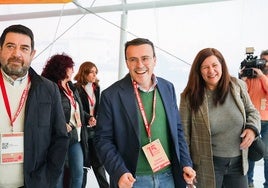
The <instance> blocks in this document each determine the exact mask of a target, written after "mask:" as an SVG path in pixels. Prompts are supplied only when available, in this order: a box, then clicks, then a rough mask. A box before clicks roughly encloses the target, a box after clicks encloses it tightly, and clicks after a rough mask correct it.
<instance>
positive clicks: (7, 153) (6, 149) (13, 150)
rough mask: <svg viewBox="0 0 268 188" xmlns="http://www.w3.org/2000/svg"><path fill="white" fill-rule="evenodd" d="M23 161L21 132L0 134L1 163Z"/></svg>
mask: <svg viewBox="0 0 268 188" xmlns="http://www.w3.org/2000/svg"><path fill="white" fill-rule="evenodd" d="M11 163H23V132H14V133H2V134H1V164H11Z"/></svg>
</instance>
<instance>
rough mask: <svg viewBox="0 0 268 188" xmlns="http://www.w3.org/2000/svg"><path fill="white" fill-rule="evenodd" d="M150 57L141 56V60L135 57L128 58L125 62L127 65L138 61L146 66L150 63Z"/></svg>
mask: <svg viewBox="0 0 268 188" xmlns="http://www.w3.org/2000/svg"><path fill="white" fill-rule="evenodd" d="M151 59H152V57H150V56H142V57H141V58H137V57H130V58H128V59H127V61H128V62H129V63H132V64H134V63H138V62H139V61H141V62H142V63H143V64H148V63H149V62H150V61H151Z"/></svg>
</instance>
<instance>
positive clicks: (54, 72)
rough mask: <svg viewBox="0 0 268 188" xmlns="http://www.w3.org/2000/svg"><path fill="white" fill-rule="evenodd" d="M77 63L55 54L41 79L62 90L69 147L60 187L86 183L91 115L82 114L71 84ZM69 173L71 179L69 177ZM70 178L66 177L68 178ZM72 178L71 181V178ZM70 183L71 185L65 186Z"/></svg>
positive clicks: (72, 186) (78, 187)
mask: <svg viewBox="0 0 268 188" xmlns="http://www.w3.org/2000/svg"><path fill="white" fill-rule="evenodd" d="M73 67H74V62H73V60H72V58H71V57H70V56H68V55H67V54H64V53H63V54H56V55H53V56H52V57H50V59H49V60H48V61H47V63H46V64H45V67H44V69H43V72H42V74H41V75H42V76H44V77H46V78H48V79H49V80H51V81H53V82H55V83H56V84H57V85H58V87H59V90H60V94H61V104H62V107H63V110H64V114H65V125H66V128H67V131H68V134H69V138H70V145H69V150H68V155H67V160H66V164H65V166H66V167H67V168H65V178H64V175H63V174H62V177H61V179H60V180H59V182H58V185H57V187H59V188H62V187H63V185H64V187H71V188H80V187H82V182H83V166H84V163H87V161H88V143H87V139H88V136H87V131H86V124H87V123H88V122H87V121H86V120H88V119H89V114H86V113H85V112H84V110H83V106H82V103H81V100H80V97H79V94H78V92H77V90H76V88H75V87H74V85H73V84H72V82H71V78H72V74H73ZM68 172H70V175H68ZM66 176H67V177H66ZM69 176H70V177H69ZM63 179H64V180H70V183H68V184H69V185H66V183H65V184H63Z"/></svg>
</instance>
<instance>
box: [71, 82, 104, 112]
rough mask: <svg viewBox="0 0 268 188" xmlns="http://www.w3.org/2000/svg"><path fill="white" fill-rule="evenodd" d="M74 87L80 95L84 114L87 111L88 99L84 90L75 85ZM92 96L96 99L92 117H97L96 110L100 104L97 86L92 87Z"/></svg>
mask: <svg viewBox="0 0 268 188" xmlns="http://www.w3.org/2000/svg"><path fill="white" fill-rule="evenodd" d="M75 87H76V88H77V91H78V93H79V95H80V98H81V102H82V104H83V108H84V110H85V111H86V112H88V109H89V102H88V98H87V93H86V91H85V90H84V88H83V87H82V86H78V85H77V84H75ZM94 87H95V88H94V94H95V97H96V105H95V108H94V117H97V114H98V108H99V102H100V87H99V86H96V85H95V86H94Z"/></svg>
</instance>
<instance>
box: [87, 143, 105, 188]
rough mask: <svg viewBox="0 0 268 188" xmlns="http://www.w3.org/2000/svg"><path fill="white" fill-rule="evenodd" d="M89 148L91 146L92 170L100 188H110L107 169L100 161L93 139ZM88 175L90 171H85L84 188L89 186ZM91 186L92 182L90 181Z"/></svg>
mask: <svg viewBox="0 0 268 188" xmlns="http://www.w3.org/2000/svg"><path fill="white" fill-rule="evenodd" d="M88 146H89V158H90V163H91V168H92V169H93V172H94V175H95V177H96V179H97V182H98V184H99V187H100V188H109V183H108V181H107V178H106V173H105V168H104V166H103V163H102V162H101V160H100V157H99V155H98V153H97V151H96V148H95V146H94V142H93V139H92V138H90V139H88ZM87 173H88V169H84V176H83V185H82V188H85V187H86V184H87ZM88 184H89V185H90V180H89V181H88Z"/></svg>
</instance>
